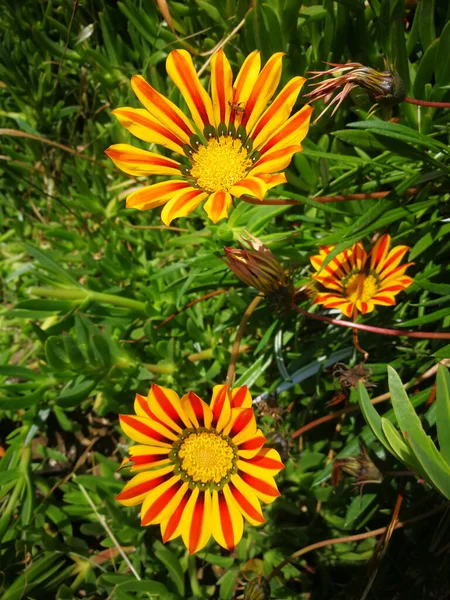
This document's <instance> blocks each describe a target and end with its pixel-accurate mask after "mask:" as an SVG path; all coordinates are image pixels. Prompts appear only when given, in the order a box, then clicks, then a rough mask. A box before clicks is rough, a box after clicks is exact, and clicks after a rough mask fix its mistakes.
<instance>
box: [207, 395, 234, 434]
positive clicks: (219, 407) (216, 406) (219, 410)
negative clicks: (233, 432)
mask: <svg viewBox="0 0 450 600" xmlns="http://www.w3.org/2000/svg"><path fill="white" fill-rule="evenodd" d="M211 410H212V413H213V420H212V426H213V427H214V428H215V430H216V431H217V432H218V433H220V432H221V431H222V430H223V429H224V427H225V426H226V425H228V423H229V421H230V418H231V403H230V396H229V393H228V386H227V385H215V386H214V387H213V393H212V400H211Z"/></svg>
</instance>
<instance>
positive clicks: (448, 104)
mask: <svg viewBox="0 0 450 600" xmlns="http://www.w3.org/2000/svg"><path fill="white" fill-rule="evenodd" d="M403 102H408V103H409V104H415V105H416V106H431V107H432V108H450V102H433V101H431V100H417V99H416V98H410V97H409V96H406V98H405V99H404V101H403Z"/></svg>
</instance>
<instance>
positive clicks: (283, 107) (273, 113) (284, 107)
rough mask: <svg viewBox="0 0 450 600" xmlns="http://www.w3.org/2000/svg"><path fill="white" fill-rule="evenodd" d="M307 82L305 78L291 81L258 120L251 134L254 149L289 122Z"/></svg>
mask: <svg viewBox="0 0 450 600" xmlns="http://www.w3.org/2000/svg"><path fill="white" fill-rule="evenodd" d="M305 81H306V79H305V78H304V77H294V78H293V79H291V80H290V81H289V83H288V84H287V85H285V86H284V88H283V89H282V90H281V92H280V93H279V94H278V96H277V97H276V98H275V100H274V101H273V102H272V104H271V105H270V106H269V108H268V109H267V110H266V111H265V112H264V113H263V114H262V116H261V117H260V118H259V119H258V122H257V123H256V125H255V127H254V128H253V130H252V132H251V133H250V137H251V138H252V140H253V148H258V146H261V145H262V144H263V143H264V142H265V141H266V140H267V139H268V137H269V136H270V135H271V134H272V133H273V132H274V131H276V129H278V127H280V126H281V125H282V124H283V123H284V122H285V121H287V119H288V118H289V115H290V114H291V111H292V109H293V107H294V104H295V102H296V100H297V97H298V95H299V93H300V90H301V89H302V86H303V84H304V83H305Z"/></svg>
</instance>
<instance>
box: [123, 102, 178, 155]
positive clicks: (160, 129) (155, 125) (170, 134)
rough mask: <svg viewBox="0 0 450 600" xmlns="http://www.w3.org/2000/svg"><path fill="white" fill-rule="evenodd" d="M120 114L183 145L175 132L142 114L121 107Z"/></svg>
mask: <svg viewBox="0 0 450 600" xmlns="http://www.w3.org/2000/svg"><path fill="white" fill-rule="evenodd" d="M113 114H114V111H113ZM121 115H122V116H124V117H126V118H127V119H130V121H131V122H133V123H137V124H138V125H142V126H143V127H149V128H150V129H153V130H154V131H155V132H156V133H159V134H160V135H163V136H164V137H166V138H167V139H168V140H170V141H171V142H173V143H174V144H177V145H178V146H181V147H183V141H182V140H181V139H180V138H179V137H178V136H177V135H176V134H175V133H173V132H172V131H170V130H169V129H167V127H164V125H162V124H160V123H156V122H155V121H151V120H150V119H146V118H145V116H144V115H140V114H138V113H135V112H128V111H127V110H124V109H121Z"/></svg>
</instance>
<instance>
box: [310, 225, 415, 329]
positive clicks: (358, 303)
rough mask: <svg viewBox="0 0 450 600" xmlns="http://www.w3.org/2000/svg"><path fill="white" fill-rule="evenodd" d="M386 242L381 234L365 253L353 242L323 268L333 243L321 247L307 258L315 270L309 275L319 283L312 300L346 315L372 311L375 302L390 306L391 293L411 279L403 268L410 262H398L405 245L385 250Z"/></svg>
mask: <svg viewBox="0 0 450 600" xmlns="http://www.w3.org/2000/svg"><path fill="white" fill-rule="evenodd" d="M390 243H391V236H390V235H388V234H385V235H382V236H381V237H380V238H379V239H378V240H377V242H376V243H375V245H374V247H373V248H372V251H371V253H370V255H368V254H367V252H366V251H365V250H364V247H363V245H362V242H357V243H356V244H354V245H353V247H352V248H349V249H347V250H344V251H343V252H341V253H340V254H338V255H337V256H335V257H334V258H333V260H331V261H330V262H329V263H328V264H327V265H326V266H325V267H323V263H324V261H325V259H326V258H327V256H328V255H329V253H330V252H331V250H332V249H333V247H334V246H322V247H321V248H320V254H318V255H317V256H311V257H310V261H311V263H312V265H313V267H314V269H315V270H316V271H317V273H315V274H314V275H313V276H312V277H313V279H315V281H316V282H317V283H318V284H319V285H318V288H319V291H318V293H317V294H316V296H315V298H314V302H313V303H314V304H323V306H325V308H338V309H339V310H340V311H342V312H343V313H344V315H347V317H350V318H352V317H355V316H356V315H357V314H358V312H361V313H362V314H363V315H364V314H366V313H369V312H372V311H373V310H374V308H375V305H376V304H379V305H381V306H393V305H394V304H395V296H396V295H397V294H398V293H399V292H401V291H403V290H404V289H405V288H407V287H408V286H410V285H411V283H412V282H413V280H412V279H411V277H408V276H407V275H405V271H406V269H407V268H408V267H409V266H411V265H412V264H414V263H406V264H404V265H401V264H400V263H401V261H402V258H403V257H404V255H405V254H406V252H407V251H408V250H409V248H408V246H394V248H392V249H391V250H389V246H390Z"/></svg>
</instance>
